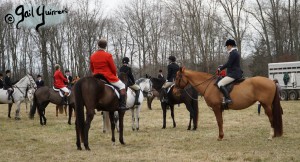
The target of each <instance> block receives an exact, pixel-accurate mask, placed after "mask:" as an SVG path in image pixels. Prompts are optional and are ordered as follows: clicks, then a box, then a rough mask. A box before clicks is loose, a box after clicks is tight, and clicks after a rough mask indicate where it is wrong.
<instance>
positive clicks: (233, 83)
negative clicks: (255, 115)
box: [215, 77, 245, 94]
mask: <svg viewBox="0 0 300 162" xmlns="http://www.w3.org/2000/svg"><path fill="white" fill-rule="evenodd" d="M221 79H222V77H218V78H217V80H216V83H215V85H216V86H217V85H218V82H219V81H220V80H221ZM244 80H245V78H244V77H243V78H240V79H236V80H234V81H233V82H231V83H229V84H227V85H226V86H225V88H226V89H227V91H228V93H229V94H230V92H231V91H232V89H233V87H234V86H235V85H238V84H240V83H242V82H243V81H244Z"/></svg>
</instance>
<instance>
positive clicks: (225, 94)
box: [220, 86, 232, 104]
mask: <svg viewBox="0 0 300 162" xmlns="http://www.w3.org/2000/svg"><path fill="white" fill-rule="evenodd" d="M220 90H221V92H222V93H223V95H224V97H225V103H226V104H231V103H232V100H231V98H230V96H229V94H228V91H227V89H226V88H225V87H224V86H221V87H220Z"/></svg>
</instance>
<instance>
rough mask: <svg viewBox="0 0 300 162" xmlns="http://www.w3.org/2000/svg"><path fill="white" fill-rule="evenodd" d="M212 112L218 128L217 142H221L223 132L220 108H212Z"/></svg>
mask: <svg viewBox="0 0 300 162" xmlns="http://www.w3.org/2000/svg"><path fill="white" fill-rule="evenodd" d="M213 111H214V113H215V116H216V119H217V123H218V127H219V137H218V141H222V139H223V137H224V132H223V116H222V111H221V107H213Z"/></svg>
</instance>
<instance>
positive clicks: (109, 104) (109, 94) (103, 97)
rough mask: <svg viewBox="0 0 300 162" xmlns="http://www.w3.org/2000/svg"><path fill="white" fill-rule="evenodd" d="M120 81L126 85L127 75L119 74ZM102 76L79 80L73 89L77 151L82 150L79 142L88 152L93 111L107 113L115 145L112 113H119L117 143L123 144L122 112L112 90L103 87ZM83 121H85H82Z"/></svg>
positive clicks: (123, 112)
mask: <svg viewBox="0 0 300 162" xmlns="http://www.w3.org/2000/svg"><path fill="white" fill-rule="evenodd" d="M119 78H120V80H122V81H123V83H125V85H126V84H127V82H128V81H127V74H125V73H120V75H119ZM103 80H105V78H104V76H102V75H98V76H97V78H96V77H94V76H93V77H92V76H90V77H84V78H82V79H80V80H79V81H78V82H77V83H76V84H75V85H74V86H73V87H74V94H75V105H76V108H75V110H76V121H75V124H76V145H77V150H82V148H81V142H83V143H84V147H85V149H86V150H90V147H89V142H88V136H89V129H90V125H91V122H92V120H93V118H94V115H95V109H97V110H98V111H109V118H110V123H111V133H112V138H111V140H112V142H113V144H114V143H115V132H114V130H115V122H114V121H113V120H114V112H115V111H118V113H119V141H120V143H121V144H123V145H124V144H125V142H124V139H123V120H124V114H125V111H124V110H120V108H119V98H118V97H117V95H116V94H115V92H114V90H113V89H112V88H111V87H109V86H106V85H105V81H103ZM84 107H85V108H86V119H85V117H84ZM84 119H85V121H84Z"/></svg>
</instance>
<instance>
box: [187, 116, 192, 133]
mask: <svg viewBox="0 0 300 162" xmlns="http://www.w3.org/2000/svg"><path fill="white" fill-rule="evenodd" d="M191 127H192V116H190V122H189V126H188V129H187V130H191Z"/></svg>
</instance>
